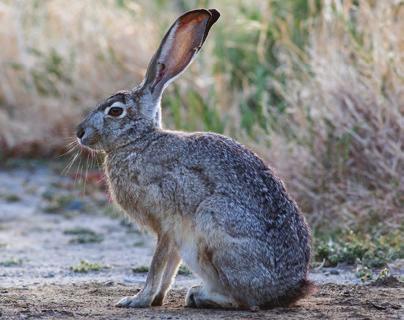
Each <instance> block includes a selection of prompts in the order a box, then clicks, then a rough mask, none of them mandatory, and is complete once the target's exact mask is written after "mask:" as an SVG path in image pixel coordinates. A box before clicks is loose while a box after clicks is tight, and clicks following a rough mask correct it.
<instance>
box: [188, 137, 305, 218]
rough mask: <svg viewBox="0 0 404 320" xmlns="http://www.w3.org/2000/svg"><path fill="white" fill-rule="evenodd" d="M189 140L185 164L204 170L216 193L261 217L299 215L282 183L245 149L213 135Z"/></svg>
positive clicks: (236, 143)
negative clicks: (227, 197) (231, 199)
mask: <svg viewBox="0 0 404 320" xmlns="http://www.w3.org/2000/svg"><path fill="white" fill-rule="evenodd" d="M188 139H189V146H188V147H189V150H188V155H189V156H188V158H187V160H186V162H188V163H189V165H192V166H195V167H199V168H200V170H201V171H203V173H204V174H205V175H206V177H207V178H208V179H209V180H210V182H211V183H212V185H214V186H215V188H214V190H215V193H219V194H225V195H227V196H229V197H231V198H233V199H234V200H235V201H237V202H238V203H240V204H241V205H242V206H244V207H246V208H249V209H252V210H253V211H254V212H255V214H257V215H260V216H262V215H264V216H267V217H268V216H272V217H275V216H279V215H282V214H290V213H297V212H298V209H297V206H296V204H295V202H294V201H293V200H292V199H291V198H290V197H289V195H288V194H287V192H286V189H285V187H284V185H283V183H282V181H281V180H280V179H279V178H278V177H277V176H276V175H275V174H274V173H273V171H272V169H271V168H270V167H268V166H267V165H265V163H264V162H263V161H262V160H261V159H260V158H259V157H258V156H257V155H256V154H255V153H253V152H252V151H250V150H249V149H247V148H246V147H245V146H243V145H241V144H240V143H238V142H236V141H235V140H233V139H231V138H228V137H225V136H222V135H219V134H214V133H195V134H192V135H190V136H189V138H188Z"/></svg>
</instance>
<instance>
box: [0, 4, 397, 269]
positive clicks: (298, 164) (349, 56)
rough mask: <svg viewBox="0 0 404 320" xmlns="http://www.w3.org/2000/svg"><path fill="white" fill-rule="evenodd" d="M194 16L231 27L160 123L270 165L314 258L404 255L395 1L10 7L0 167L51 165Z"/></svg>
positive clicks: (2, 15) (209, 47)
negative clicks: (83, 122)
mask: <svg viewBox="0 0 404 320" xmlns="http://www.w3.org/2000/svg"><path fill="white" fill-rule="evenodd" d="M196 7H212V8H216V9H218V10H219V11H220V12H221V14H222V16H221V19H220V20H219V22H218V23H217V24H215V26H214V27H213V29H212V32H211V33H210V35H209V39H208V40H207V42H206V44H205V46H204V48H203V50H202V51H201V53H200V54H199V57H198V58H197V59H196V60H195V62H194V64H193V65H192V66H191V67H190V70H188V72H186V73H185V74H184V75H183V76H182V77H181V78H180V79H178V80H177V81H176V83H175V84H174V85H171V87H170V88H169V89H168V92H167V93H166V95H165V96H164V100H163V122H164V126H165V127H167V128H171V129H174V128H175V129H183V130H190V131H191V130H205V131H215V132H218V133H223V134H226V135H229V136H231V137H233V138H235V139H237V140H239V141H241V142H242V143H244V144H246V145H248V146H249V147H251V148H252V149H253V150H254V151H255V152H257V153H258V154H259V155H260V156H261V157H263V158H264V159H265V160H266V161H267V162H268V163H269V164H271V165H272V166H273V167H274V168H275V170H276V172H277V173H278V174H279V175H280V176H281V177H282V178H283V179H284V180H285V182H286V185H287V187H288V189H289V190H290V192H291V193H292V194H293V195H294V197H295V198H296V199H297V201H298V203H299V205H300V206H301V208H302V210H303V211H304V212H305V214H306V217H307V219H308V220H309V222H310V224H311V226H312V228H313V230H314V233H315V235H316V239H317V240H316V241H318V248H319V250H318V252H317V255H318V258H319V259H323V261H328V262H329V263H331V264H332V263H337V262H338V261H339V259H341V260H345V261H346V260H347V259H348V260H349V259H352V256H354V257H357V256H361V257H362V258H363V256H364V255H365V254H367V253H368V252H371V255H372V257H377V258H380V259H382V260H383V259H390V258H392V257H397V256H401V257H403V255H404V253H403V247H402V242H403V241H402V238H401V234H402V233H403V231H404V230H403V229H404V228H403V211H404V210H403V207H404V150H403V148H404V147H403V143H404V90H403V89H404V81H403V80H404V37H403V30H404V2H403V1H400V0H385V1H378V0H323V1H321V0H231V1H230V0H221V1H209V0H205V1H198V0H191V1H181V0H177V1H164V0H155V1H147V0H139V1H130V0H99V1H98V0H97V1H96V0H86V1H69V2H68V3H67V2H65V1H61V0H48V1H39V0H30V1H11V0H0V21H1V24H0V43H1V50H0V159H1V161H5V160H6V159H10V158H16V157H18V158H20V157H25V158H38V157H39V158H47V159H51V160H55V159H56V158H57V157H58V155H60V154H62V153H63V152H64V151H65V149H66V144H67V141H68V138H69V137H71V136H72V135H73V130H74V127H75V125H76V124H77V123H78V121H79V119H80V118H81V117H82V116H83V114H85V113H86V112H88V111H89V110H91V109H92V108H93V107H94V106H95V105H96V103H97V102H98V101H101V100H102V99H103V98H105V97H106V96H109V95H110V94H112V93H114V92H115V91H117V90H120V89H126V88H131V87H133V86H134V85H135V84H136V83H138V82H139V81H140V80H141V79H142V76H143V74H144V72H145V68H146V66H147V63H148V61H149V59H150V58H151V56H152V54H153V52H154V50H155V49H156V47H157V45H158V43H159V41H160V39H161V37H162V35H163V34H164V32H165V31H166V29H167V28H168V26H169V25H170V24H171V23H172V21H173V20H174V19H175V18H176V17H177V16H178V15H179V14H180V13H182V12H184V11H186V10H190V9H193V8H196ZM322 239H323V240H322ZM330 239H331V240H332V241H331V240H330ZM321 241H323V242H321ZM330 241H331V242H330ZM343 241H345V242H344V243H349V244H350V245H351V246H350V247H349V246H348V247H347V246H345V245H344V246H342V247H341V244H340V243H342V242H343ZM341 248H342V249H341ZM386 248H393V249H394V250H392V251H391V250H390V249H386ZM389 250H390V251H389ZM350 255H351V256H350ZM347 256H348V257H347ZM372 261H376V263H377V260H372ZM372 263H373V262H372Z"/></svg>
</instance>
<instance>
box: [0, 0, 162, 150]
mask: <svg viewBox="0 0 404 320" xmlns="http://www.w3.org/2000/svg"><path fill="white" fill-rule="evenodd" d="M144 10H146V8H145V7H142V6H140V5H136V4H132V5H131V6H130V7H125V8H121V7H119V6H117V5H116V3H115V2H114V1H73V2H71V3H69V4H68V10H67V8H66V3H65V2H63V1H57V0H55V1H46V2H37V1H1V2H0V19H1V21H2V24H1V26H2V27H1V28H0V42H1V43H2V50H1V53H0V70H1V72H0V137H1V139H2V144H3V147H8V148H13V147H16V146H18V151H19V152H22V153H24V152H28V153H29V152H30V150H31V149H35V148H38V147H39V149H41V151H40V152H45V151H47V150H51V149H53V147H55V146H58V145H63V144H64V143H65V142H66V141H65V140H63V139H64V138H65V137H66V136H69V135H70V134H71V132H72V128H73V126H74V125H73V124H74V123H76V122H77V119H78V118H79V117H80V116H81V115H82V114H83V111H86V110H89V109H91V108H93V107H94V105H95V104H96V102H97V101H99V100H100V99H103V98H104V97H105V96H107V95H108V94H112V93H114V92H115V91H117V90H120V89H123V88H128V87H131V86H134V85H135V84H136V83H137V82H138V81H139V79H141V76H142V74H143V72H144V68H145V66H146V64H147V62H148V58H149V56H150V55H151V53H152V50H153V48H154V46H155V43H153V41H154V39H155V38H154V37H148V36H147V34H154V33H158V31H157V30H156V26H155V24H153V23H152V22H151V21H150V19H146V18H145V17H144ZM134 21H135V22H136V23H134ZM139 26H141V28H139ZM129 39H132V41H128V40H129ZM32 144H34V146H35V147H34V148H32V147H31V146H30V145H32ZM26 149H27V150H26Z"/></svg>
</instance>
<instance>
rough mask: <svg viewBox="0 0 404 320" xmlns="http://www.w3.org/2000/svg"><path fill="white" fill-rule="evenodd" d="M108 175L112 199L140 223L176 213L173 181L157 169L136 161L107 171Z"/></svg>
mask: <svg viewBox="0 0 404 320" xmlns="http://www.w3.org/2000/svg"><path fill="white" fill-rule="evenodd" d="M114 168H117V166H114ZM107 176H108V180H109V185H110V192H111V194H112V196H113V198H114V200H115V201H116V202H117V203H118V204H119V205H120V206H121V207H122V208H123V209H124V210H125V211H126V212H127V213H128V214H129V215H130V216H132V217H133V218H135V219H136V220H137V221H138V222H139V223H141V224H147V223H146V222H147V221H145V220H147V219H155V218H157V219H158V218H159V217H160V216H161V215H163V214H167V213H171V212H173V211H175V208H174V205H173V201H172V199H173V195H174V192H175V189H176V183H175V180H174V179H172V177H169V175H167V174H162V169H161V168H159V167H158V166H156V165H152V164H150V163H145V162H142V161H140V160H138V161H136V162H132V163H130V164H126V165H121V166H119V169H118V170H117V171H115V170H107Z"/></svg>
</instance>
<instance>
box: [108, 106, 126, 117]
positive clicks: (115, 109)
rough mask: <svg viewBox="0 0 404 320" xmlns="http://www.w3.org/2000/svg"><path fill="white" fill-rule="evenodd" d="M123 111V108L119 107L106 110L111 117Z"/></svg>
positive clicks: (117, 115)
mask: <svg viewBox="0 0 404 320" xmlns="http://www.w3.org/2000/svg"><path fill="white" fill-rule="evenodd" d="M122 112H123V108H121V107H112V108H111V109H109V111H108V115H109V116H111V117H119V116H120V115H121V114H122Z"/></svg>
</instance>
